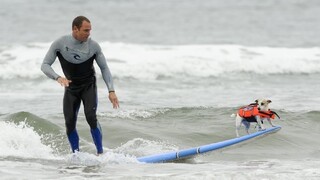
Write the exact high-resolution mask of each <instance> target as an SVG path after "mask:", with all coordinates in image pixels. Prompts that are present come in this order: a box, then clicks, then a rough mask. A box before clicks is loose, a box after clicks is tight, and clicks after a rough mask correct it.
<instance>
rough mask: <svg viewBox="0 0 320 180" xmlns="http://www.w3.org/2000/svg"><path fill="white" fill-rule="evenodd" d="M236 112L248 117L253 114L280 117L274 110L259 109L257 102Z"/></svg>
mask: <svg viewBox="0 0 320 180" xmlns="http://www.w3.org/2000/svg"><path fill="white" fill-rule="evenodd" d="M238 114H239V116H240V117H243V118H250V117H253V116H257V115H258V116H260V117H262V118H271V119H274V118H275V115H276V116H277V117H278V118H279V119H280V116H279V115H278V114H277V113H276V112H274V111H270V110H268V111H259V109H258V104H249V105H248V106H244V107H242V108H240V109H239V111H238Z"/></svg>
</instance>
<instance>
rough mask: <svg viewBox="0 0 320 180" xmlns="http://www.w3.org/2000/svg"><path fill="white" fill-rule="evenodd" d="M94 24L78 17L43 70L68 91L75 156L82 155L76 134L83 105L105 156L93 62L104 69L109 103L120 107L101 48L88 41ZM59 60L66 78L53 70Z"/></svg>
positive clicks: (52, 50)
mask: <svg viewBox="0 0 320 180" xmlns="http://www.w3.org/2000/svg"><path fill="white" fill-rule="evenodd" d="M90 31H91V23H90V21H89V19H88V18H86V17H84V16H78V17H76V18H75V19H74V20H73V22H72V34H71V35H65V36H63V37H61V38H59V39H58V40H56V41H54V42H53V43H52V45H51V47H50V49H49V51H48V53H47V54H46V56H45V58H44V60H43V63H42V65H41V70H42V71H43V72H44V74H46V75H47V76H48V77H49V78H51V79H54V80H56V81H57V82H58V83H60V84H61V86H64V87H65V92H64V97H63V113H64V118H65V124H66V131H67V135H68V140H69V142H70V146H71V149H72V152H75V151H79V136H78V133H77V130H76V122H77V115H78V111H79V108H80V104H81V101H82V102H83V106H84V113H85V117H86V120H87V122H88V124H89V126H90V129H91V135H92V138H93V141H94V144H95V146H96V149H97V154H102V153H103V146H102V131H101V128H100V124H99V122H98V121H97V118H96V110H97V99H98V98H97V86H96V77H95V70H94V66H93V60H96V62H97V64H98V66H99V67H100V69H101V73H102V77H103V80H104V82H105V83H106V85H107V87H108V90H109V99H110V101H111V103H112V105H113V108H118V107H119V101H118V99H117V96H116V94H115V91H114V87H113V81H112V76H111V73H110V71H109V68H108V66H107V63H106V59H105V57H104V55H103V53H102V51H101V48H100V46H99V44H98V43H97V42H95V41H93V40H92V39H90V38H89V36H90ZM56 57H58V59H59V61H60V64H61V68H62V70H63V73H64V75H65V77H62V76H60V75H58V74H57V73H56V72H55V71H54V70H53V69H52V67H51V65H52V64H53V63H54V61H55V59H56Z"/></svg>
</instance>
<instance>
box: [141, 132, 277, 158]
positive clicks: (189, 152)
mask: <svg viewBox="0 0 320 180" xmlns="http://www.w3.org/2000/svg"><path fill="white" fill-rule="evenodd" d="M280 129H281V126H275V127H271V128H268V129H266V130H263V131H257V132H254V133H251V134H248V135H244V136H241V137H238V138H233V139H229V140H225V141H221V142H217V143H213V144H208V145H203V146H199V147H194V148H190V149H184V150H180V151H172V152H167V153H161V154H155V155H149V156H143V157H139V158H137V159H138V161H140V162H144V163H160V162H167V161H174V160H178V159H183V158H189V157H192V156H195V155H197V154H203V153H206V152H210V151H214V150H217V149H221V148H224V147H227V146H231V145H234V144H238V143H241V142H243V141H247V140H249V139H252V138H255V137H258V136H262V135H265V134H269V133H273V132H276V131H278V130H280Z"/></svg>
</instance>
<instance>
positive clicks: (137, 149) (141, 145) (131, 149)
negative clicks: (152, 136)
mask: <svg viewBox="0 0 320 180" xmlns="http://www.w3.org/2000/svg"><path fill="white" fill-rule="evenodd" d="M177 150H178V147H177V146H175V145H172V144H169V143H166V142H163V141H152V140H146V139H143V138H135V139H132V140H130V141H128V142H126V143H125V144H123V145H121V146H120V147H118V148H116V149H114V152H118V153H121V154H123V153H126V154H133V155H135V156H137V157H140V156H146V155H151V154H157V153H163V152H169V151H177Z"/></svg>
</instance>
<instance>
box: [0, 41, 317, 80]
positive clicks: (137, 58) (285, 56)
mask: <svg viewBox="0 0 320 180" xmlns="http://www.w3.org/2000/svg"><path fill="white" fill-rule="evenodd" d="M49 46H50V43H31V44H27V45H16V46H9V47H1V49H2V51H0V68H1V71H0V77H1V78H2V79H11V78H20V77H23V78H31V79H34V78H39V77H44V75H43V73H42V72H41V71H40V65H41V63H42V60H43V58H44V56H45V54H46V52H47V50H48V49H49ZM101 47H102V49H103V52H104V53H105V56H106V57H107V59H108V65H109V66H110V69H111V71H112V74H113V75H114V76H116V77H119V78H123V77H133V78H137V79H142V80H148V79H151V80H153V79H157V78H158V77H162V76H169V77H181V76H191V77H193V76H195V77H210V76H220V75H225V74H228V73H239V72H240V73H241V72H249V73H258V74H264V73H268V74H286V73H319V72H320V62H319V61H318V59H319V57H320V54H319V48H316V47H315V48H281V47H280V48H279V47H247V46H240V45H146V44H142V45H141V44H125V43H110V42H104V43H101ZM59 66H60V65H59V63H58V62H56V63H54V65H53V67H54V69H55V70H56V71H57V72H58V73H59V74H62V71H61V68H60V67H59ZM97 73H98V74H100V71H99V70H97Z"/></svg>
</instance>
